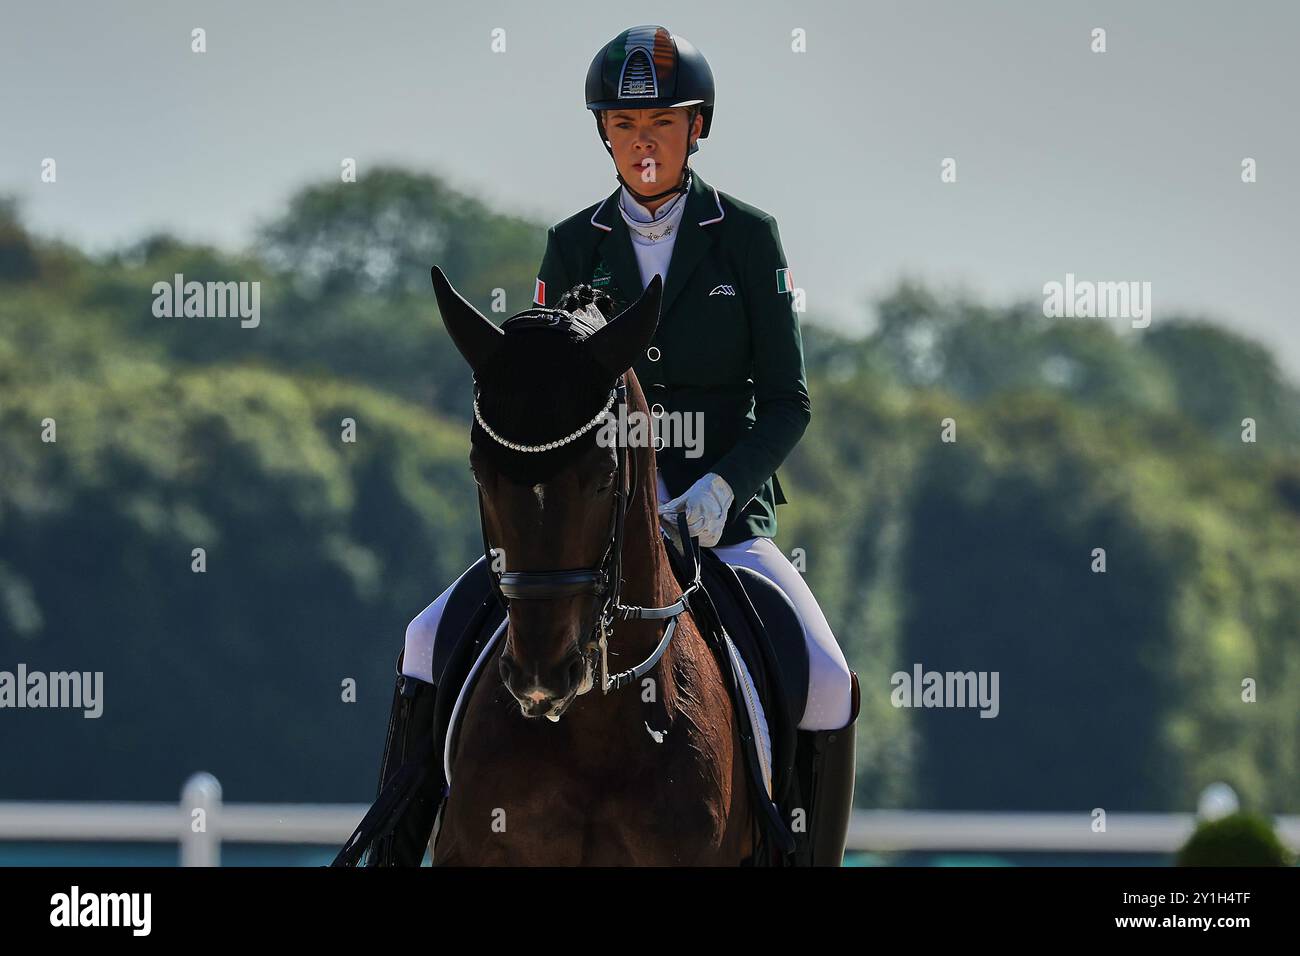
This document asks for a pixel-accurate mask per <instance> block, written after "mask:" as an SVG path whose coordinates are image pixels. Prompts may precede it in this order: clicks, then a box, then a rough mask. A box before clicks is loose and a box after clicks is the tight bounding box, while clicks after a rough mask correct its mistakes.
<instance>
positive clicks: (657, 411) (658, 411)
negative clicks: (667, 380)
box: [650, 402, 664, 418]
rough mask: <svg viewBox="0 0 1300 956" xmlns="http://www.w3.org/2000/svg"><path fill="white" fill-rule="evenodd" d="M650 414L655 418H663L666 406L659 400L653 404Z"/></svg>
mask: <svg viewBox="0 0 1300 956" xmlns="http://www.w3.org/2000/svg"><path fill="white" fill-rule="evenodd" d="M650 414H651V415H653V416H654V417H655V418H663V417H664V407H663V406H662V405H660V404H659V403H658V402H655V403H654V404H653V405H651V406H650Z"/></svg>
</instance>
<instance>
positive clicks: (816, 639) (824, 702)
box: [713, 538, 853, 730]
mask: <svg viewBox="0 0 1300 956" xmlns="http://www.w3.org/2000/svg"><path fill="white" fill-rule="evenodd" d="M713 553H714V554H716V555H717V556H718V557H720V558H721V559H722V560H723V561H725V562H726V563H727V564H739V565H742V566H743V567H746V568H749V569H751V570H753V571H757V572H758V573H759V574H761V575H763V577H765V578H767V579H768V580H769V581H771V582H772V583H773V584H775V585H776V586H777V587H778V588H780V589H781V593H783V594H784V595H785V596H786V597H788V598H789V599H790V603H791V604H793V605H794V609H795V610H796V611H797V612H798V613H799V620H800V622H802V624H803V630H804V637H805V639H806V640H807V643H808V702H807V704H806V705H805V706H804V712H803V717H802V719H800V721H799V729H800V730H837V729H839V728H841V727H843V726H844V725H845V724H847V723H848V722H849V717H850V713H851V711H852V704H853V683H852V678H851V677H850V675H849V665H848V662H847V661H846V660H845V659H844V652H843V651H841V650H840V645H839V643H838V642H837V641H836V640H835V635H834V634H833V633H831V626H830V624H828V623H827V621H826V616H825V615H824V614H822V609H821V607H820V606H819V605H818V604H817V598H815V597H814V596H813V593H812V590H811V589H810V588H809V587H808V585H807V583H805V581H804V579H803V575H802V574H800V573H799V572H798V570H796V569H795V566H794V565H793V564H791V563H790V560H789V559H788V558H787V557H786V556H785V555H784V554H782V553H781V549H780V548H778V547H777V546H776V544H775V543H774V542H773V541H772V539H771V538H750V539H748V540H747V541H741V542H738V543H737V544H729V545H724V546H722V547H718V548H714V549H713Z"/></svg>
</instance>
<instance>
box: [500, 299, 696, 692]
mask: <svg viewBox="0 0 1300 956" xmlns="http://www.w3.org/2000/svg"><path fill="white" fill-rule="evenodd" d="M535 311H541V310H535ZM626 408H627V374H626V373H624V374H623V375H621V376H619V380H618V382H617V383H616V384H615V385H614V387H613V388H612V389H611V390H610V396H609V400H608V401H607V402H606V403H605V406H604V408H602V409H601V411H600V412H599V413H598V414H597V415H596V417H595V418H593V419H592V420H591V421H590V422H588V423H587V424H586V425H584V426H583V427H582V428H580V429H578V430H577V431H575V432H572V433H570V434H569V435H567V436H565V437H564V438H561V439H558V440H556V441H551V442H546V443H544V444H540V445H521V444H518V443H516V442H511V441H508V440H507V439H505V438H502V437H501V436H500V435H498V434H497V433H496V432H495V431H493V430H492V429H491V428H490V427H489V426H488V424H487V422H485V421H484V420H483V417H482V414H481V413H480V412H479V408H478V395H477V392H476V393H475V397H474V416H475V418H476V419H477V421H478V423H479V424H480V425H481V426H482V428H483V431H484V433H485V434H487V436H488V437H489V438H491V439H492V440H493V441H495V442H497V443H498V444H500V445H503V446H504V447H506V448H511V449H513V450H515V451H522V452H541V451H549V450H551V449H553V448H559V447H561V446H563V445H567V444H569V443H570V442H572V441H576V440H577V439H578V438H580V437H581V436H582V435H583V434H585V433H586V432H587V431H589V430H590V429H592V428H593V427H595V426H596V425H597V424H599V423H600V422H601V421H603V420H605V419H606V418H607V417H609V416H615V417H616V420H617V419H618V417H619V416H617V414H616V409H617V410H621V411H625V410H626ZM616 441H617V446H616V447H617V449H618V455H617V457H618V479H617V490H616V491H615V492H614V506H613V509H612V511H611V514H610V522H609V524H610V528H609V532H608V535H607V537H608V540H609V544H608V546H607V547H606V549H605V553H604V556H603V557H602V558H601V560H600V563H599V564H598V565H597V566H596V567H594V568H581V569H577V570H564V571H497V570H496V569H495V568H494V567H493V561H494V556H495V554H496V549H495V548H492V547H491V546H490V545H489V544H488V539H487V521H486V519H485V518H484V514H483V489H482V488H479V490H478V508H479V528H480V529H481V531H482V534H483V553H484V555H485V556H486V558H487V563H488V569H489V574H490V578H491V581H492V587H493V589H494V590H495V591H496V594H497V597H498V598H499V599H500V601H501V603H502V605H503V606H504V607H505V608H506V611H507V613H509V610H510V602H511V601H548V600H555V599H558V598H566V597H573V596H574V595H578V594H591V595H593V596H594V597H595V598H596V599H597V600H598V601H600V602H601V605H600V612H599V614H598V616H597V618H596V623H595V624H593V625H592V629H591V632H590V633H589V634H587V635H586V640H584V641H583V642H582V644H581V645H580V647H581V649H582V650H583V651H584V653H585V651H586V648H587V647H590V646H593V645H594V647H595V650H594V651H593V652H592V654H593V655H595V654H599V656H600V688H601V693H603V694H608V693H609V692H610V691H614V690H619V689H620V688H623V687H626V686H627V685H628V684H631V683H632V682H633V681H636V680H639V679H640V678H641V677H642V676H644V675H645V674H646V673H647V672H648V671H649V670H650V669H651V668H653V667H654V666H655V665H656V664H658V663H659V661H660V659H662V658H663V656H664V653H665V652H666V651H667V650H668V645H669V644H670V643H672V639H673V634H674V633H675V632H676V630H677V619H678V618H679V617H680V616H681V614H682V613H683V612H684V611H687V610H689V609H690V595H691V593H692V592H693V591H695V590H697V589H698V588H700V587H701V583H700V557H699V551H698V547H699V545H698V544H697V543H696V542H695V540H694V539H693V538H691V537H690V535H689V534H688V533H687V524H686V515H685V514H682V513H679V514H678V516H677V523H678V527H679V529H680V531H681V535H682V541H683V542H687V550H688V551H689V552H690V556H691V559H692V562H693V567H694V571H695V573H694V578H693V580H692V581H691V583H690V585H689V586H688V587H687V588H686V590H685V591H683V592H682V594H681V596H680V597H678V598H677V600H676V601H674V602H673V603H672V604H668V605H666V606H664V607H637V606H635V605H631V606H629V605H625V604H623V603H622V601H621V600H620V595H621V594H622V587H623V577H622V567H623V524H624V518H625V517H626V515H627V510H628V507H629V506H630V504H631V499H632V498H634V497H635V496H636V490H637V485H636V458H635V456H633V455H631V454H630V451H629V449H628V447H627V446H626V445H625V444H623V442H622V441H621V440H618V439H616ZM630 620H667V621H668V626H667V627H666V628H665V629H664V635H663V638H662V640H660V642H659V644H658V646H657V647H656V648H655V649H654V651H653V652H652V653H651V654H650V656H649V657H647V658H646V659H645V660H643V661H642V662H641V663H640V664H638V665H636V666H635V667H632V668H629V669H627V670H625V671H621V672H619V673H617V674H613V675H611V674H610V673H609V639H610V637H612V636H613V634H614V625H615V623H616V622H617V621H630ZM590 663H592V664H594V661H590Z"/></svg>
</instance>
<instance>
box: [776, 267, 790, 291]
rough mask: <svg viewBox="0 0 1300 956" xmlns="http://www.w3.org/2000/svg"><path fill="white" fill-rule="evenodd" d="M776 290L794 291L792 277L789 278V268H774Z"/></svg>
mask: <svg viewBox="0 0 1300 956" xmlns="http://www.w3.org/2000/svg"><path fill="white" fill-rule="evenodd" d="M776 291H777V292H793V291H794V279H792V278H790V270H789V269H777V270H776Z"/></svg>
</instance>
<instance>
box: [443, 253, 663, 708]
mask: <svg viewBox="0 0 1300 956" xmlns="http://www.w3.org/2000/svg"><path fill="white" fill-rule="evenodd" d="M433 286H434V292H435V294H436V296H437V299H438V308H439V311H440V312H441V315H442V320H443V323H444V324H445V325H446V327H447V331H448V333H449V334H450V336H451V339H452V341H453V342H454V343H455V345H456V347H457V349H458V350H459V351H460V353H461V355H462V356H464V358H465V361H466V362H468V363H469V366H470V368H471V369H472V370H473V373H474V387H475V388H474V418H475V420H474V424H473V427H472V430H471V433H470V456H469V464H470V469H471V471H472V472H473V475H474V480H475V482H476V484H477V485H478V490H479V509H480V515H481V518H482V524H483V538H484V546H485V550H487V551H488V552H489V558H490V559H491V561H492V571H493V580H494V585H495V586H496V588H497V590H498V594H499V595H500V596H501V598H502V600H503V601H504V602H505V603H506V604H507V606H508V608H509V612H510V613H509V626H508V628H507V634H506V643H505V647H504V649H503V652H502V655H501V658H500V660H501V675H502V678H503V680H504V681H505V685H506V687H507V688H508V689H509V691H510V693H511V695H512V696H513V697H514V698H515V699H516V700H517V701H518V703H519V707H520V709H521V711H522V712H523V714H524V716H525V717H533V718H536V717H548V718H550V719H551V720H558V719H559V718H560V716H561V715H562V714H563V712H564V711H565V710H566V709H567V708H568V707H569V705H570V704H571V703H572V702H573V700H574V699H575V698H576V697H577V696H578V695H579V694H582V693H586V692H587V691H588V690H590V689H591V687H592V686H593V679H594V661H595V660H596V648H597V644H598V642H599V639H600V634H601V628H602V617H604V616H605V615H607V613H608V609H609V607H610V606H611V601H613V600H616V597H617V591H618V585H619V580H620V579H619V568H620V558H621V555H620V554H619V553H618V552H619V550H620V542H619V537H620V535H621V527H622V519H621V513H620V509H623V510H625V509H626V507H627V504H628V498H629V497H630V495H631V494H632V493H633V491H634V489H635V485H634V479H633V478H632V477H631V476H629V475H628V474H627V467H626V463H627V460H628V458H629V457H630V456H629V455H628V453H627V452H626V451H625V450H624V449H622V448H621V447H617V445H618V443H611V442H609V441H606V440H601V435H602V434H606V435H607V434H608V431H607V430H606V429H604V428H602V426H603V425H604V424H605V422H606V420H607V416H610V415H616V414H617V411H618V400H619V399H620V397H624V398H625V397H626V391H625V390H622V391H621V390H620V384H621V383H622V382H623V379H624V375H625V373H627V372H628V370H629V369H630V368H631V366H632V363H633V362H634V361H635V359H636V357H637V356H638V355H639V354H641V353H642V352H643V351H644V350H645V349H646V348H647V347H648V346H649V344H650V342H651V340H652V339H653V337H654V333H655V329H656V328H657V326H658V323H659V303H660V296H661V291H662V286H661V282H660V279H659V277H658V276H656V277H655V278H654V279H652V280H651V282H650V284H649V285H648V286H647V287H646V289H645V291H644V293H642V295H641V297H640V298H639V299H638V300H637V301H636V302H635V303H633V304H632V305H631V306H629V307H628V308H627V309H625V310H624V311H623V312H621V313H619V314H618V315H616V316H614V317H613V318H610V317H609V314H608V313H609V312H611V311H612V307H611V305H610V304H609V300H608V298H603V299H602V300H600V304H599V306H598V304H597V300H596V299H594V298H593V296H592V294H591V291H590V289H589V287H585V286H579V287H576V288H575V289H574V290H573V291H574V294H573V295H570V296H566V298H565V299H562V300H561V302H560V305H561V306H563V305H565V304H566V303H567V304H569V305H576V306H577V308H572V309H565V308H560V309H528V310H525V311H523V312H520V313H517V314H516V315H514V316H511V317H510V318H509V319H507V320H506V321H505V322H504V323H502V325H501V326H500V327H498V326H496V325H495V324H494V323H493V322H491V321H490V320H489V319H487V318H486V317H485V316H483V315H482V314H481V313H480V312H479V311H478V310H477V309H475V308H474V306H472V305H471V304H470V303H469V302H467V301H466V300H465V299H464V298H463V297H462V296H461V295H460V294H459V293H457V292H456V290H455V289H453V288H452V286H451V283H450V282H448V281H447V278H446V276H444V275H443V273H442V271H441V270H440V269H439V268H437V267H436V266H435V267H434V268H433Z"/></svg>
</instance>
